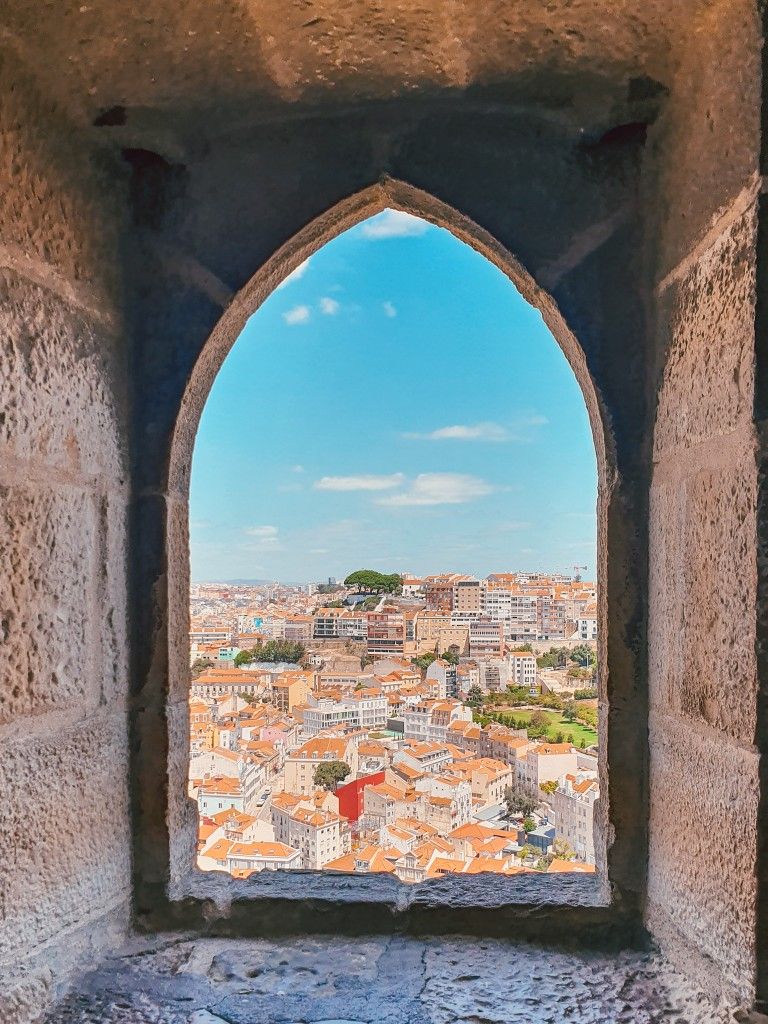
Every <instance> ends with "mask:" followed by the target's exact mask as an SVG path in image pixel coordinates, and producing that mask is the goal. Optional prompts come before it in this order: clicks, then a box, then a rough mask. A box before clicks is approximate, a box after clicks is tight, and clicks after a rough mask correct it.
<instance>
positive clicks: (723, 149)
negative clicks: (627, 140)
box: [645, 0, 761, 278]
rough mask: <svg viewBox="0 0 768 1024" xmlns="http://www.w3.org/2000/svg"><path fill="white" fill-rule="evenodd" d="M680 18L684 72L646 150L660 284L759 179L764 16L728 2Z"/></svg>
mask: <svg viewBox="0 0 768 1024" xmlns="http://www.w3.org/2000/svg"><path fill="white" fill-rule="evenodd" d="M670 10H671V9H670ZM678 11H679V12H680V14H681V16H682V17H681V23H680V25H681V30H682V31H681V33H680V35H678V36H677V39H676V43H677V45H676V55H675V56H676V69H675V73H674V74H673V75H672V76H671V78H670V79H668V80H667V82H668V85H669V87H670V88H669V96H668V98H667V99H666V102H665V104H664V106H663V108H662V114H661V117H660V118H659V119H658V121H657V122H656V124H655V125H653V126H652V128H651V129H650V132H649V139H648V145H647V147H646V154H647V160H648V164H647V171H648V173H647V174H646V175H645V178H646V184H645V189H646V191H647V200H648V203H647V205H648V215H649V228H650V230H649V238H651V239H653V240H654V243H655V245H656V246H657V257H658V268H659V272H658V277H659V278H663V277H664V276H665V275H666V274H669V273H670V271H672V270H673V268H674V267H676V266H677V265H678V264H679V263H680V262H681V261H682V260H684V259H685V258H686V257H687V256H688V254H689V253H690V252H691V250H692V249H693V248H694V246H695V245H696V244H697V243H698V242H699V241H700V240H701V239H702V238H703V237H704V236H705V235H706V233H707V232H708V231H709V230H710V228H711V227H712V222H713V219H714V218H715V217H716V216H720V215H722V214H723V213H724V212H725V211H727V210H728V208H729V207H730V206H731V204H732V203H733V202H734V201H735V200H736V199H737V197H738V196H739V195H740V194H741V193H742V191H743V190H744V189H745V188H747V187H749V186H750V185H753V184H754V179H755V176H756V174H757V172H758V153H759V131H760V113H759V112H760V105H761V99H760V50H761V27H760V14H759V9H758V7H757V5H756V4H754V3H753V2H752V0H727V2H723V3H712V4H706V5H699V6H698V8H697V9H696V10H695V11H694V10H692V9H691V7H688V8H687V9H684V8H683V7H682V6H676V7H675V12H676V13H677V12H678Z"/></svg>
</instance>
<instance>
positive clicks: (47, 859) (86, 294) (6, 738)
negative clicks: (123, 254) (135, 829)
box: [0, 61, 130, 1021]
mask: <svg viewBox="0 0 768 1024" xmlns="http://www.w3.org/2000/svg"><path fill="white" fill-rule="evenodd" d="M0 134H1V135H2V138H3V145H2V147H0V566H2V569H0V639H1V640H2V644H1V645H0V652H1V655H2V665H1V666H0V676H1V677H2V683H1V684H0V791H1V792H2V794H3V807H2V814H0V820H1V821H2V825H3V828H2V835H3V843H4V855H3V869H2V872H1V875H2V877H1V879H0V888H1V889H2V896H1V897H0V916H1V918H2V927H0V976H1V977H2V981H1V982H0V1018H2V1019H3V1020H5V1019H11V1017H10V1016H4V1013H6V1011H7V1013H8V1014H9V1015H10V1014H11V1013H12V1014H13V1019H14V1020H17V1021H22V1020H24V1019H25V1017H24V1003H25V999H26V996H25V993H26V994H28V995H29V997H30V998H31V999H33V1000H35V1001H37V1002H38V1003H39V1002H40V1000H41V999H42V993H43V992H45V990H46V989H48V988H49V987H50V986H51V985H52V984H53V985H54V986H55V983H56V981H58V980H60V979H61V978H62V977H64V976H66V973H67V971H68V970H70V969H71V968H72V966H73V965H76V964H78V963H80V962H82V961H84V960H86V959H90V958H91V957H92V955H94V953H97V952H98V951H99V950H100V949H102V948H103V947H104V945H105V943H108V942H111V941H114V939H115V936H116V935H120V934H122V933H123V932H124V930H125V925H126V914H127V907H128V900H129V882H130V839H129V828H128V800H127V763H128V737H127V725H126V722H127V714H126V712H127V703H126V698H127V693H126V684H127V671H126V558H125V554H126V522H127V518H126V511H127V484H128V480H127V475H126V469H125V463H126V449H125V403H126V397H127V396H126V381H127V375H126V372H125V366H124V359H123V357H121V356H120V355H119V344H118V339H119V331H120V318H119V313H118V309H119V302H118V297H119V289H120V284H119V278H118V272H119V267H118V265H117V263H116V260H115V253H116V251H117V229H118V225H119V220H118V219H117V218H116V216H115V212H114V209H113V208H112V204H111V202H110V201H109V198H108V197H109V195H110V186H109V183H108V182H107V180H106V176H107V168H108V167H109V163H110V162H109V161H104V163H103V166H100V163H101V161H100V160H99V159H97V158H94V157H93V156H90V157H89V156H88V154H87V150H84V149H83V147H82V146H81V145H80V144H79V141H78V139H77V133H75V132H74V131H72V129H71V127H70V126H68V125H67V123H66V121H65V119H63V118H62V117H61V116H60V114H58V112H57V111H56V110H55V108H54V106H53V104H52V103H51V102H50V101H48V100H47V99H46V98H45V97H43V96H41V95H40V94H39V93H36V92H35V90H34V88H33V87H32V86H31V84H30V82H29V81H28V79H27V78H26V76H25V74H24V72H23V71H22V69H21V68H20V66H18V65H17V64H16V63H15V62H12V61H11V62H7V63H5V64H4V65H3V74H2V76H0ZM111 190H112V191H114V185H113V186H112V187H111Z"/></svg>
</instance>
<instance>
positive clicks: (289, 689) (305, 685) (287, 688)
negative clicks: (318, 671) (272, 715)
mask: <svg viewBox="0 0 768 1024" xmlns="http://www.w3.org/2000/svg"><path fill="white" fill-rule="evenodd" d="M314 680H315V676H314V673H311V672H284V673H282V674H281V675H279V676H276V677H275V678H274V679H273V680H272V703H273V705H274V707H276V708H277V710H278V711H283V712H286V711H287V712H291V711H293V709H294V708H295V707H296V706H297V705H299V704H304V703H306V701H307V697H308V696H309V694H310V692H311V691H312V687H313V685H314Z"/></svg>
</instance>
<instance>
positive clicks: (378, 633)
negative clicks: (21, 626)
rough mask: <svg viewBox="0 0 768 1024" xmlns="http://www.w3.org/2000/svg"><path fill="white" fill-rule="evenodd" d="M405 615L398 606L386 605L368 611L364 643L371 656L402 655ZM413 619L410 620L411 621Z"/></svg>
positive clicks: (404, 639) (403, 649) (403, 650)
mask: <svg viewBox="0 0 768 1024" xmlns="http://www.w3.org/2000/svg"><path fill="white" fill-rule="evenodd" d="M405 621H406V620H405V616H404V614H403V612H402V610H401V609H400V608H397V607H395V606H390V605H387V606H385V607H384V608H383V609H381V610H377V611H375V612H368V616H367V628H366V644H367V648H368V653H369V654H371V655H373V657H382V656H384V657H386V656H387V655H399V656H400V657H402V655H403V654H404V652H405V642H406V635H405ZM412 621H413V620H411V622H412Z"/></svg>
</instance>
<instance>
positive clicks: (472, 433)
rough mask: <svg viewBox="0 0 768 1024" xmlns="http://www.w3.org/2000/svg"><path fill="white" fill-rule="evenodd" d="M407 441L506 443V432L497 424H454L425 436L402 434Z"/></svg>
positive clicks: (507, 435) (439, 428)
mask: <svg viewBox="0 0 768 1024" xmlns="http://www.w3.org/2000/svg"><path fill="white" fill-rule="evenodd" d="M403 437H405V438H407V439H408V440H409V441H506V440H507V438H508V437H509V434H508V432H507V430H506V429H505V428H504V427H502V426H501V425H500V424H498V423H475V424H473V425H467V424H459V423H457V424H455V425H454V426H451V427H438V429H437V430H431V431H429V432H428V433H426V434H403Z"/></svg>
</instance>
